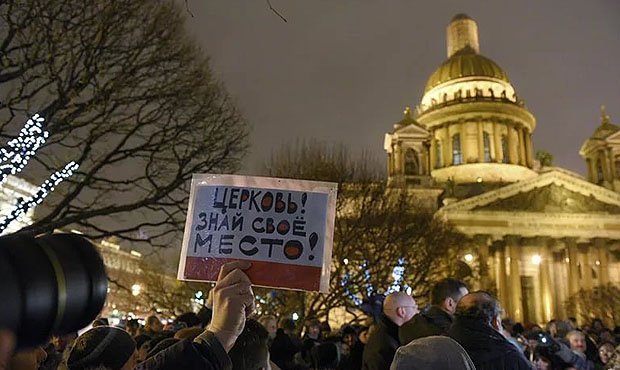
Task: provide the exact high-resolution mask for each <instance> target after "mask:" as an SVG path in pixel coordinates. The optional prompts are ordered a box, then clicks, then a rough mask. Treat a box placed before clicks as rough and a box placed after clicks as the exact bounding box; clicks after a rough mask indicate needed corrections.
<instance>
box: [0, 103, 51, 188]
mask: <svg viewBox="0 0 620 370" xmlns="http://www.w3.org/2000/svg"><path fill="white" fill-rule="evenodd" d="M43 122H45V119H44V118H43V117H41V116H39V115H38V114H35V115H34V116H32V118H30V119H29V120H28V121H27V122H26V123H25V124H24V127H22V129H21V130H20V131H19V135H18V136H17V137H16V138H15V139H12V140H11V141H9V142H8V143H7V146H6V147H4V148H0V185H1V184H2V183H4V182H5V181H6V179H7V177H8V176H9V175H15V174H17V173H19V172H21V171H22V170H23V169H24V167H26V165H27V164H28V161H29V160H30V158H31V157H32V156H33V155H34V154H35V153H36V151H37V150H38V149H39V148H40V147H41V146H42V145H43V144H44V143H45V141H46V140H47V138H48V137H49V133H48V132H47V131H45V130H44V129H43Z"/></svg>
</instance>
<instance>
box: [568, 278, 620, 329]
mask: <svg viewBox="0 0 620 370" xmlns="http://www.w3.org/2000/svg"><path fill="white" fill-rule="evenodd" d="M564 306H565V307H566V311H567V312H568V314H569V315H571V316H576V317H578V318H579V321H581V322H582V323H590V322H591V321H592V319H595V318H598V319H601V320H602V321H603V322H604V323H605V324H606V325H608V326H609V327H614V326H617V325H618V323H620V288H618V287H617V286H616V285H614V284H606V285H599V286H595V287H594V288H592V289H581V290H579V291H578V292H577V293H575V294H573V295H571V296H570V297H568V299H567V300H566V301H565V302H564Z"/></svg>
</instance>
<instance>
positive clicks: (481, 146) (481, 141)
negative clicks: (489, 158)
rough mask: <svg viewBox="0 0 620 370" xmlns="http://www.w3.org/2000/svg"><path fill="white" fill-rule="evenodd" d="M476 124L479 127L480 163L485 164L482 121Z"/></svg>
mask: <svg viewBox="0 0 620 370" xmlns="http://www.w3.org/2000/svg"><path fill="white" fill-rule="evenodd" d="M476 124H477V126H478V127H477V129H478V162H479V163H482V162H484V129H483V128H482V121H478V122H476ZM489 149H490V148H489Z"/></svg>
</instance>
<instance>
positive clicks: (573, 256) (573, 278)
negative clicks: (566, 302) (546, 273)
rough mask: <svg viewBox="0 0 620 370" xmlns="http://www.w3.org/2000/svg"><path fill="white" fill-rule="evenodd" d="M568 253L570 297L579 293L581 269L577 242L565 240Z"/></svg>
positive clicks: (573, 239)
mask: <svg viewBox="0 0 620 370" xmlns="http://www.w3.org/2000/svg"><path fill="white" fill-rule="evenodd" d="M564 243H565V244H566V249H567V251H568V295H573V294H575V293H577V292H578V291H579V267H578V266H577V258H578V257H577V240H576V239H575V238H564Z"/></svg>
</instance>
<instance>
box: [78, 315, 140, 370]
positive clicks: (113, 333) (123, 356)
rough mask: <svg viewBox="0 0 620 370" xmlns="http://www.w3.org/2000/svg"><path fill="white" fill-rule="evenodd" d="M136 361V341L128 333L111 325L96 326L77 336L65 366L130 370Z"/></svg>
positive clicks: (80, 368) (79, 368)
mask: <svg viewBox="0 0 620 370" xmlns="http://www.w3.org/2000/svg"><path fill="white" fill-rule="evenodd" d="M136 362H137V360H136V342H135V341H134V340H133V338H131V336H130V335H129V333H127V332H126V331H125V330H122V329H119V328H114V327H111V326H98V327H96V328H92V329H91V330H89V331H87V332H86V333H84V334H82V335H81V336H79V337H78V338H77V340H76V341H75V344H74V345H73V348H72V349H71V353H70V354H69V359H68V360H67V367H68V368H69V370H82V369H89V368H96V367H104V368H106V369H112V370H130V369H133V368H134V366H136Z"/></svg>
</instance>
